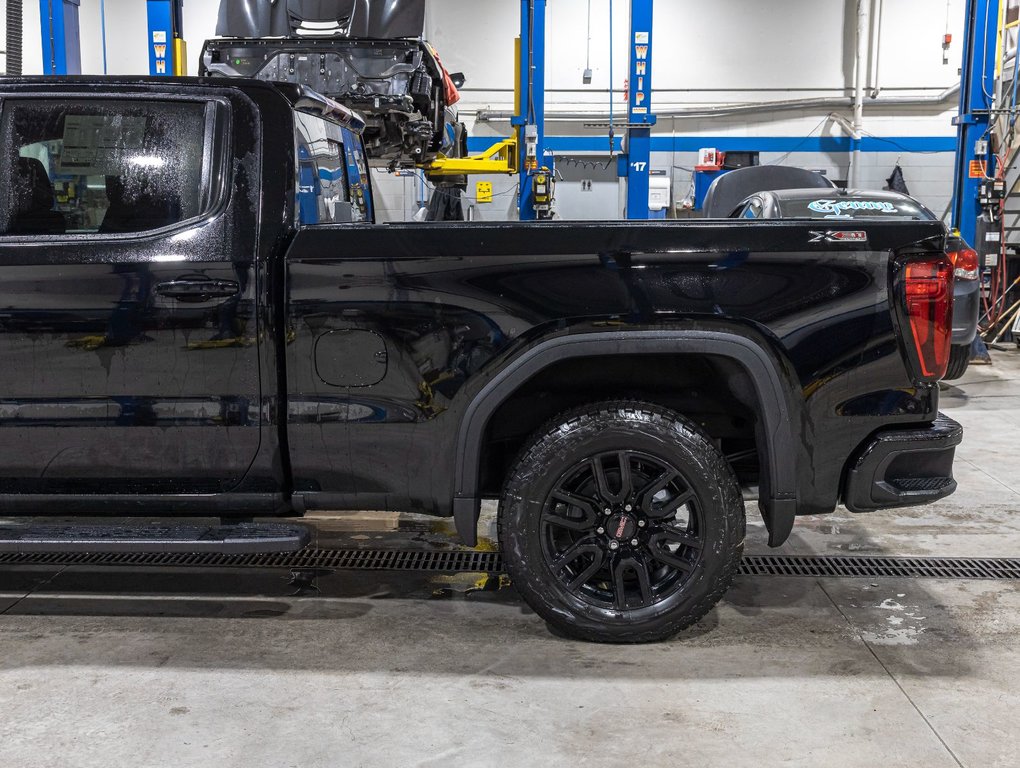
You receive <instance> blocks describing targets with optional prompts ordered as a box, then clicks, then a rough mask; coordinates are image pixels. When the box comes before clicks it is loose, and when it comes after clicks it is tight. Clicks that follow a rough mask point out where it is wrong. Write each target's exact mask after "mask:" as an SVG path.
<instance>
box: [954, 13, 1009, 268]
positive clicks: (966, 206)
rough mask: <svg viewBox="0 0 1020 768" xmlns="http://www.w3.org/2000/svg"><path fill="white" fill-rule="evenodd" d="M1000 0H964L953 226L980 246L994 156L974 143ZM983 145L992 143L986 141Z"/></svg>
mask: <svg viewBox="0 0 1020 768" xmlns="http://www.w3.org/2000/svg"><path fill="white" fill-rule="evenodd" d="M999 2H1000V0H967V15H966V20H965V24H964V35H963V72H962V78H961V81H960V115H959V117H957V118H955V119H954V120H953V122H954V124H955V125H956V126H957V128H958V130H957V145H956V171H955V178H954V181H953V228H954V229H959V230H960V235H961V236H962V237H963V239H964V240H966V241H967V242H968V243H969V244H970V245H971V246H972V247H973V248H975V249H977V250H978V252H980V253H983V252H984V243H979V242H978V221H979V219H980V218H981V213H982V209H981V202H980V195H981V185H982V184H983V183H984V182H985V180H986V178H993V177H994V176H995V157H994V155H993V154H992V153H991V152H989V151H988V150H987V149H986V150H985V151H984V152H983V153H980V154H979V153H978V151H977V149H978V147H977V143H978V142H979V141H989V139H990V130H989V126H990V124H991V120H992V115H991V110H992V108H993V106H994V104H993V101H994V91H995V68H996V59H997V56H998V50H999V47H998V34H999V11H1000V6H999ZM986 146H990V142H989V144H987V145H986Z"/></svg>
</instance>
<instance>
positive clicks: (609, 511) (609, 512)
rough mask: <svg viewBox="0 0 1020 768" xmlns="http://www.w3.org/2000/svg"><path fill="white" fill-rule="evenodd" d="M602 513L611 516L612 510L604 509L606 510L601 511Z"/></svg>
mask: <svg viewBox="0 0 1020 768" xmlns="http://www.w3.org/2000/svg"><path fill="white" fill-rule="evenodd" d="M602 511H603V512H605V513H606V514H607V515H611V514H613V510H611V509H610V508H609V507H606V508H605V509H603V510H602Z"/></svg>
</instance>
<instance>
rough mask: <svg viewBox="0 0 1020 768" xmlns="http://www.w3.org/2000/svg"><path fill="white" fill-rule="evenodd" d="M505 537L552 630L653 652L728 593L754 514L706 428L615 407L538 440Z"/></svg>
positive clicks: (523, 589)
mask: <svg viewBox="0 0 1020 768" xmlns="http://www.w3.org/2000/svg"><path fill="white" fill-rule="evenodd" d="M499 528H500V544H501V547H502V550H503V557H504V561H505V563H506V567H507V571H508V572H509V574H510V577H511V579H512V580H513V582H514V585H515V586H516V587H517V589H518V591H519V592H520V593H521V595H522V596H523V597H524V599H525V600H526V601H527V602H528V604H529V605H530V606H531V607H532V608H533V609H534V610H535V611H536V613H538V614H539V615H540V616H542V618H544V619H545V620H546V621H547V622H548V623H549V624H550V625H551V626H552V627H553V628H554V629H556V630H557V631H559V632H560V633H561V634H566V635H569V636H571V637H577V638H581V639H585V640H592V641H598V642H631V643H633V642H649V641H655V640H661V639H665V638H668V637H670V636H672V635H674V634H676V633H677V632H679V631H680V630H681V629H683V628H684V627H687V626H690V625H691V624H693V623H694V622H696V621H698V620H699V619H700V618H701V617H703V616H704V615H705V614H706V613H707V612H708V611H709V610H711V608H712V606H713V605H714V604H715V603H716V602H717V601H718V600H719V599H720V598H721V597H722V595H723V594H724V593H725V591H726V589H727V588H728V586H729V584H730V581H731V580H732V578H733V575H734V574H735V572H736V569H737V567H738V566H739V563H740V556H741V554H742V550H743V539H744V506H743V500H742V498H741V495H740V490H739V488H738V486H737V482H736V477H735V476H734V474H733V470H732V469H731V467H730V466H729V464H728V463H727V462H726V460H725V458H724V457H723V456H722V454H721V453H720V452H719V449H718V448H717V447H716V445H715V444H714V443H713V442H712V440H711V439H710V438H709V437H708V436H707V435H705V434H704V433H703V432H702V431H701V430H700V428H698V427H697V426H696V425H694V424H693V423H691V422H690V421H688V420H687V419H685V418H684V417H682V416H680V415H679V414H676V413H674V412H672V411H669V410H667V409H665V408H662V407H661V406H657V405H653V404H649V403H636V402H629V401H612V402H606V403H596V404H592V405H589V406H584V407H581V408H578V409H575V410H572V411H568V412H567V413H565V414H563V415H561V416H559V417H557V418H555V419H553V420H552V421H551V422H550V423H549V424H547V425H546V426H545V427H543V428H542V429H541V430H539V432H538V434H537V435H536V436H535V437H534V438H533V439H532V440H531V441H530V442H529V444H528V445H527V446H526V447H525V448H524V450H523V451H522V452H521V455H520V457H519V458H518V460H517V463H516V465H515V466H514V467H513V469H512V470H511V472H510V475H509V477H508V479H507V482H506V485H505V487H504V492H503V497H502V500H501V503H500V515H499Z"/></svg>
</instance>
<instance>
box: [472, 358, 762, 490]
mask: <svg viewBox="0 0 1020 768" xmlns="http://www.w3.org/2000/svg"><path fill="white" fill-rule="evenodd" d="M621 398H624V399H631V400H642V401H646V402H651V403H655V404H657V405H661V406H663V407H666V408H669V409H671V410H674V411H676V412H677V413H680V414H682V415H684V416H686V417H687V418H689V419H691V420H692V421H694V422H695V423H697V424H698V425H700V426H701V428H702V429H703V430H704V431H705V432H706V433H707V434H708V435H709V436H710V437H711V438H712V440H713V441H714V442H715V444H716V445H717V446H718V447H719V448H720V450H721V451H722V452H723V454H724V455H725V456H726V457H727V459H728V460H729V462H730V465H731V466H732V467H733V469H734V471H735V472H736V473H737V477H738V479H739V480H740V482H741V484H742V485H747V484H754V483H756V482H758V479H759V470H760V467H761V466H763V463H762V462H760V461H759V458H760V457H759V448H760V446H759V444H758V443H759V441H758V440H757V439H756V432H755V427H756V413H757V412H758V407H759V406H758V400H757V395H756V392H755V387H754V382H753V381H751V379H750V377H749V375H748V374H747V371H746V370H745V369H744V368H743V366H741V365H740V364H739V363H737V362H736V361H734V360H732V359H730V358H727V357H724V356H715V355H703V354H686V355H685V354H676V355H659V354H656V355H647V354H646V355H606V356H593V357H581V358H574V359H570V360H563V361H561V362H558V363H555V364H553V365H551V366H549V367H547V368H545V369H543V370H542V371H540V372H539V373H537V374H536V375H535V376H533V377H532V378H531V379H529V380H528V381H527V382H525V383H524V384H523V385H521V386H520V387H519V388H518V389H517V390H515V391H514V393H513V394H512V395H510V397H508V398H507V399H506V400H504V401H503V402H502V403H501V404H500V405H499V407H498V408H497V409H496V411H495V412H494V413H493V414H492V416H491V418H490V419H489V421H488V423H487V424H486V427H485V433H484V437H483V440H482V453H481V457H480V461H481V489H480V490H481V495H483V496H488V497H493V496H498V495H499V494H500V492H501V490H502V485H503V480H504V478H505V477H506V476H507V473H508V471H509V469H510V467H511V465H512V464H513V462H514V461H515V459H516V457H517V454H518V453H519V451H520V450H521V448H523V446H524V444H525V443H526V442H527V441H528V440H529V438H530V437H531V436H532V435H533V434H535V432H536V431H537V430H538V429H540V428H541V427H542V426H543V425H544V424H545V423H546V422H547V421H549V420H550V419H552V418H553V417H555V416H556V415H557V414H559V413H562V412H563V411H565V410H567V409H569V408H573V407H575V406H578V405H583V404H585V403H591V402H597V401H601V400H610V399H621Z"/></svg>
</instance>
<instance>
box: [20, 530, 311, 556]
mask: <svg viewBox="0 0 1020 768" xmlns="http://www.w3.org/2000/svg"><path fill="white" fill-rule="evenodd" d="M311 538H312V537H311V534H310V533H309V530H308V529H307V528H305V527H304V526H300V525H281V524H273V523H268V524H264V525H254V524H244V525H193V524H192V525H6V526H0V552H23V553H27V552H100V553H102V552H179V553H191V554H199V553H207V552H208V553H217V554H225V555H245V554H253V553H260V552H296V551H298V550H300V549H304V548H305V547H306V546H308V543H309V542H310V541H311Z"/></svg>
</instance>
